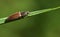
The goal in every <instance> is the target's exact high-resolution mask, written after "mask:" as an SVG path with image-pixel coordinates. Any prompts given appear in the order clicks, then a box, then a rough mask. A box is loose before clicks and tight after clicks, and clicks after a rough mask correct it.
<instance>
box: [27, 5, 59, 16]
mask: <svg viewBox="0 0 60 37" xmlns="http://www.w3.org/2000/svg"><path fill="white" fill-rule="evenodd" d="M59 8H60V6H59V7H56V8H49V9H43V10H37V11H33V12H30V13H29V14H28V16H33V15H37V14H40V13H44V12H48V11H52V10H56V9H59Z"/></svg>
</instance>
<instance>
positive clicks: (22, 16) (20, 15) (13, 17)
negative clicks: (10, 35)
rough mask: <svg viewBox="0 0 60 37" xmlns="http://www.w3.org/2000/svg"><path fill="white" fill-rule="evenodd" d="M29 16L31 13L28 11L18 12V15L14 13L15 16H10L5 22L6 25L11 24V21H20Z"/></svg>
mask: <svg viewBox="0 0 60 37" xmlns="http://www.w3.org/2000/svg"><path fill="white" fill-rule="evenodd" d="M28 14H29V12H28V11H27V12H20V11H19V12H16V13H14V14H12V15H10V16H9V17H8V18H7V19H6V21H5V23H6V22H10V21H14V20H18V19H22V18H24V17H25V16H27V15H28Z"/></svg>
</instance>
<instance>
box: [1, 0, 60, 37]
mask: <svg viewBox="0 0 60 37" xmlns="http://www.w3.org/2000/svg"><path fill="white" fill-rule="evenodd" d="M57 6H60V0H0V18H2V17H6V16H9V15H10V14H12V13H15V12H17V11H36V10H41V9H47V8H54V7H57ZM0 37H60V9H58V10H54V11H49V12H47V13H43V14H39V15H35V16H32V17H28V18H24V19H21V20H17V21H14V22H10V23H6V24H3V25H0Z"/></svg>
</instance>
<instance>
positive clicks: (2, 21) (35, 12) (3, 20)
mask: <svg viewBox="0 0 60 37" xmlns="http://www.w3.org/2000/svg"><path fill="white" fill-rule="evenodd" d="M59 8H60V7H56V8H49V9H43V10H38V11H33V12H30V13H29V14H28V16H34V15H37V14H40V13H44V12H48V11H52V10H56V9H59ZM7 18H8V17H5V18H0V24H3V23H5V20H6V19H7Z"/></svg>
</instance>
